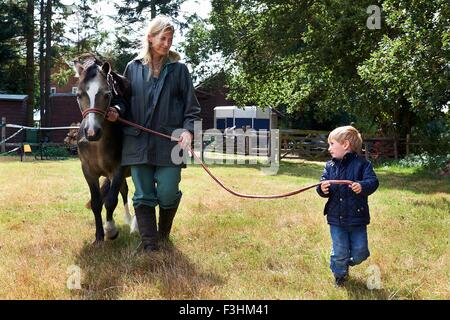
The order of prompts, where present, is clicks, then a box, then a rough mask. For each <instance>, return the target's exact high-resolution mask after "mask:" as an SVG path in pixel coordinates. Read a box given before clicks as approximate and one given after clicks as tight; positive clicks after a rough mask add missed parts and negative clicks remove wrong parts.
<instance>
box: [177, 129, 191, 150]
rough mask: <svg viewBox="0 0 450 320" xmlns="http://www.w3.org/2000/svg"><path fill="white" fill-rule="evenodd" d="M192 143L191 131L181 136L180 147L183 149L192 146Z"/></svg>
mask: <svg viewBox="0 0 450 320" xmlns="http://www.w3.org/2000/svg"><path fill="white" fill-rule="evenodd" d="M191 143H192V133H190V132H189V131H184V132H183V133H182V134H181V135H180V140H179V141H178V144H179V145H180V147H181V149H186V148H188V147H190V146H191Z"/></svg>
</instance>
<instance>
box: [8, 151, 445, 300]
mask: <svg viewBox="0 0 450 320" xmlns="http://www.w3.org/2000/svg"><path fill="white" fill-rule="evenodd" d="M322 168H323V163H319V162H303V161H296V162H294V161H291V162H282V165H281V168H280V171H279V172H278V175H276V176H264V175H262V174H261V173H260V170H259V169H258V168H257V167H255V166H253V167H252V166H231V165H223V166H212V170H213V172H214V173H216V174H217V175H218V176H219V177H220V178H221V179H223V180H224V181H225V182H226V184H227V185H229V186H231V187H232V188H234V189H236V190H238V191H241V192H247V193H266V194H273V193H282V192H286V191H291V190H293V189H296V188H298V187H301V186H306V185H308V184H311V183H315V182H316V181H317V180H318V178H319V177H320V174H321V172H322ZM376 172H377V174H378V176H379V179H380V188H379V189H378V191H377V192H376V193H375V194H374V195H373V196H371V197H370V198H369V205H370V207H371V212H372V223H371V225H370V226H369V228H368V232H369V246H370V250H371V257H370V258H369V259H368V260H367V261H365V262H364V263H363V264H361V265H359V266H356V267H354V268H352V269H351V271H350V272H351V277H350V281H349V282H348V284H347V285H346V286H345V288H342V289H337V288H335V287H334V285H333V279H332V274H331V272H330V270H329V267H328V264H329V253H330V245H331V243H330V237H329V230H328V225H327V224H326V220H325V217H324V216H323V215H322V211H323V206H324V202H325V200H324V199H322V198H320V197H319V196H318V195H317V194H316V192H315V191H314V190H309V191H306V192H305V193H302V194H299V195H296V196H294V197H291V198H286V199H281V200H246V199H238V198H235V197H233V196H232V195H229V194H227V193H225V191H223V190H221V189H218V187H217V186H216V185H215V184H214V183H213V181H212V180H211V179H210V178H209V177H208V176H207V175H206V173H204V172H203V171H202V169H201V168H200V167H198V166H189V167H188V168H187V169H185V170H183V179H182V183H181V189H182V191H183V199H182V204H181V208H180V210H179V213H178V214H177V216H176V217H175V221H174V228H173V232H172V241H173V246H172V247H167V248H165V249H164V250H162V251H161V252H158V253H155V254H152V255H147V256H146V255H140V254H135V248H136V247H137V246H138V245H139V242H140V240H139V236H138V235H136V234H132V235H130V234H129V227H128V226H127V225H124V224H123V206H122V205H121V204H119V206H118V209H116V214H115V218H116V221H117V223H118V225H119V228H120V235H119V238H118V239H117V240H114V241H107V242H105V243H104V244H103V245H100V246H93V245H91V243H92V241H93V240H94V232H95V227H94V219H93V215H92V213H91V212H90V210H88V209H86V208H85V207H84V204H85V203H86V201H87V200H88V199H89V193H88V188H87V185H86V183H85V181H84V178H83V176H82V173H81V170H80V163H79V161H78V160H76V159H71V160H66V161H40V162H37V161H33V162H24V163H20V162H19V161H17V159H8V158H1V159H0V257H1V261H0V298H1V299H449V298H450V291H449V289H450V282H449V280H450V279H449V272H450V262H449V230H450V228H449V226H450V225H449V224H450V214H449V212H450V205H449V204H450V179H449V178H448V177H447V178H438V177H433V176H431V175H427V174H425V173H421V172H419V171H417V170H415V169H401V168H398V167H390V168H378V169H376ZM129 184H130V189H131V191H132V190H133V186H132V183H131V181H129ZM130 197H131V195H130ZM73 266H76V267H79V269H77V270H80V275H81V289H69V288H68V287H67V283H68V280H71V279H73V276H74V274H75V273H73V270H74V269H72V268H73ZM374 270H375V271H376V270H379V271H380V280H381V281H380V284H381V288H380V289H373V290H370V289H368V287H367V282H368V280H369V283H372V282H370V281H372V280H373V279H374V278H373V277H374V275H375V274H376V272H375V273H374ZM371 279H372V280H371Z"/></svg>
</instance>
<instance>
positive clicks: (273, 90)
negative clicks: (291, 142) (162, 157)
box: [187, 0, 450, 135]
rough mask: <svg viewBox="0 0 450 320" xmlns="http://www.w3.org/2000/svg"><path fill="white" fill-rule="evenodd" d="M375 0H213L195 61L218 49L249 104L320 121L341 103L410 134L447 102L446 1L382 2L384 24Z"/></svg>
mask: <svg viewBox="0 0 450 320" xmlns="http://www.w3.org/2000/svg"><path fill="white" fill-rule="evenodd" d="M373 4H374V3H373V1H366V0H353V1H346V2H345V4H344V3H343V2H342V1H338V0H318V1H308V0H287V1H281V0H261V1H256V0H240V1H232V0H212V13H211V17H210V19H209V21H207V22H208V24H209V25H208V24H207V25H206V26H203V27H201V29H200V30H197V31H196V32H195V33H192V37H191V39H190V40H191V42H192V43H191V44H190V48H193V49H195V48H196V46H197V48H198V51H197V52H193V51H195V50H191V51H189V50H188V51H187V53H188V55H189V59H191V61H192V62H194V63H195V62H197V61H199V59H198V58H199V57H201V58H202V59H203V58H204V57H205V56H208V55H210V54H211V53H210V52H209V50H212V52H213V53H220V54H221V55H222V56H223V57H224V59H225V61H226V64H225V69H226V73H227V83H228V86H229V87H230V92H231V93H230V97H231V98H232V99H233V100H235V101H237V102H238V103H239V104H241V105H244V104H257V105H259V106H261V107H269V106H271V107H277V108H284V109H285V110H286V111H287V112H288V113H291V114H295V113H300V112H302V111H305V110H311V109H313V110H314V113H315V117H316V118H318V119H327V118H328V119H329V118H333V117H335V115H336V113H337V112H340V111H342V110H343V111H346V112H349V113H351V114H352V115H353V117H355V119H357V120H358V124H359V125H362V126H363V128H362V129H365V130H368V129H370V128H371V127H372V129H373V124H374V123H377V125H378V124H381V126H387V125H389V124H392V123H393V122H395V123H397V126H398V127H397V130H398V132H399V133H400V134H402V135H403V134H405V133H407V132H409V131H411V128H412V127H413V126H421V125H423V124H424V123H426V122H427V121H430V119H432V118H433V117H436V116H442V112H441V111H440V110H441V109H442V106H443V105H445V104H446V103H447V102H448V97H449V94H448V88H449V83H448V79H449V77H448V72H449V70H448V56H449V45H448V43H449V40H448V31H449V27H448V26H449V20H448V17H450V14H449V12H448V2H447V1H445V0H439V1H426V0H418V1H413V2H405V1H401V0H386V1H378V6H379V8H380V9H381V13H382V16H381V21H382V23H381V25H380V28H379V29H373V28H369V27H368V25H367V19H368V18H369V17H370V15H371V13H370V11H369V12H368V10H367V9H368V8H369V6H370V5H373ZM205 33H207V34H208V36H206V35H205ZM204 43H205V44H207V45H202V44H204ZM202 48H206V49H202ZM194 70H195V68H194ZM380 72H381V75H380ZM416 89H418V90H416ZM400 120H401V121H400Z"/></svg>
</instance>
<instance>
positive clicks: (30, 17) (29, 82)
mask: <svg viewBox="0 0 450 320" xmlns="http://www.w3.org/2000/svg"><path fill="white" fill-rule="evenodd" d="M25 37H26V43H27V66H26V71H25V73H26V74H25V79H26V80H25V81H26V93H27V95H28V101H27V125H28V126H30V127H32V126H33V125H34V121H33V113H34V0H27V21H26V24H25Z"/></svg>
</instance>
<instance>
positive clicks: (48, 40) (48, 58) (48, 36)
mask: <svg viewBox="0 0 450 320" xmlns="http://www.w3.org/2000/svg"><path fill="white" fill-rule="evenodd" d="M52 1H53V0H47V9H46V12H45V18H46V23H45V24H46V29H45V110H46V113H47V116H46V122H47V126H49V125H50V119H51V108H50V81H51V74H50V73H51V66H52V51H51V50H52Z"/></svg>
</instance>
